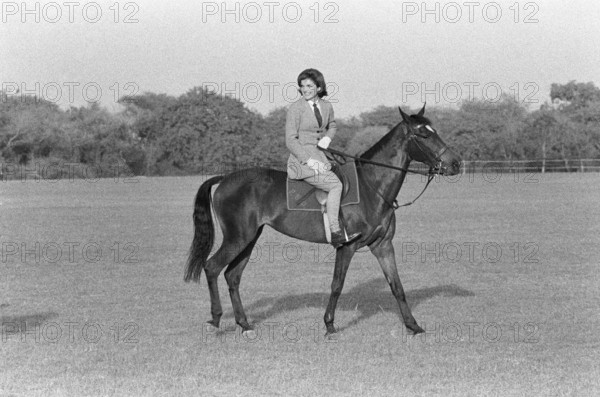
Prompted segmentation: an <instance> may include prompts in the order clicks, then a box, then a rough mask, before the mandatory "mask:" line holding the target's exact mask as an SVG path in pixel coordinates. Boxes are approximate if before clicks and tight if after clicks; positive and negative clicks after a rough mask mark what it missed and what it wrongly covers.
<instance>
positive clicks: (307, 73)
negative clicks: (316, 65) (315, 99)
mask: <svg viewBox="0 0 600 397" xmlns="http://www.w3.org/2000/svg"><path fill="white" fill-rule="evenodd" d="M306 79H311V80H312V81H314V82H315V84H316V85H317V88H320V89H321V91H319V92H318V93H317V95H318V96H319V98H323V97H324V96H327V88H326V84H325V77H323V73H321V72H319V71H318V70H317V69H306V70H303V71H302V73H300V74H299V75H298V87H300V85H301V82H302V80H306ZM298 91H300V90H298ZM300 93H302V92H301V91H300Z"/></svg>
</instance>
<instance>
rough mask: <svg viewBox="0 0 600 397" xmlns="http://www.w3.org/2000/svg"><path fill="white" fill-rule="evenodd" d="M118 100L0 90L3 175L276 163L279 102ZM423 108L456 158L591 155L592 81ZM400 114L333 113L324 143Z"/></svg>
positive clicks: (386, 123) (353, 139)
mask: <svg viewBox="0 0 600 397" xmlns="http://www.w3.org/2000/svg"><path fill="white" fill-rule="evenodd" d="M119 102H120V104H121V105H122V106H121V108H122V110H121V111H119V112H116V113H115V112H109V111H108V110H107V109H105V108H103V107H101V106H99V105H98V104H96V103H92V104H90V105H89V106H84V107H70V108H69V109H61V108H60V107H59V106H57V105H56V104H55V103H52V102H49V101H47V100H44V99H40V98H37V97H33V96H9V95H6V94H5V93H3V92H1V91H0V163H1V164H2V168H1V171H2V174H3V175H4V176H3V178H5V179H6V178H10V177H11V176H13V177H15V176H16V173H15V172H14V170H15V169H18V168H26V169H28V171H27V172H37V171H40V170H44V169H47V168H48V167H49V166H53V168H52V167H51V169H53V170H55V171H56V170H58V169H60V167H62V166H63V165H65V164H69V165H70V166H71V171H72V173H74V174H75V175H71V176H75V177H77V176H81V175H77V173H79V174H81V172H83V171H80V170H81V169H84V170H87V171H86V172H90V169H91V170H92V172H93V173H94V175H97V176H110V175H112V172H114V171H113V170H115V169H119V170H120V172H127V173H129V174H131V175H148V176H151V175H192V174H200V173H219V172H226V171H230V170H232V169H235V168H240V167H248V166H253V165H261V166H269V167H272V168H278V169H284V168H285V162H286V160H287V156H288V151H287V149H286V147H285V142H284V129H285V117H286V107H280V108H277V109H274V110H272V111H271V112H270V113H268V114H267V115H262V114H260V113H258V112H255V111H253V110H250V109H248V108H247V107H246V106H245V105H244V103H243V102H241V101H240V100H238V99H236V98H233V97H230V96H223V95H220V94H216V93H214V92H212V91H209V90H206V89H203V88H201V87H195V88H193V89H191V90H189V91H188V92H186V93H185V94H182V95H180V96H178V97H175V96H169V95H165V94H156V93H151V92H147V93H143V94H140V95H136V96H133V97H123V98H121V99H120V101H119ZM404 110H405V111H406V110H408V109H404ZM414 111H416V109H414ZM426 115H427V116H428V117H429V118H430V119H431V120H432V122H433V125H434V127H436V129H437V130H438V131H439V133H440V134H441V136H442V138H443V139H444V140H445V141H446V142H447V143H448V144H449V145H451V146H452V147H453V148H454V149H455V151H456V152H457V153H459V154H460V155H461V156H462V158H463V159H465V160H488V161H491V160H508V161H514V160H524V159H539V160H545V159H548V160H550V159H560V160H564V161H565V164H566V163H567V161H568V160H569V159H575V158H595V159H600V89H599V88H598V87H596V86H595V85H594V84H593V83H578V82H575V81H571V82H568V83H566V84H552V86H551V92H550V98H549V101H547V102H545V103H544V104H542V105H541V106H538V108H537V109H529V108H528V106H527V105H525V104H523V103H520V102H518V101H516V100H515V99H514V98H512V97H509V96H503V97H502V98H500V99H499V100H498V101H495V102H490V101H484V100H479V99H474V100H470V101H464V102H462V103H461V104H460V105H459V106H458V107H457V108H445V107H428V108H427V112H426ZM399 121H400V115H399V113H398V109H397V107H395V106H383V105H382V106H378V107H376V108H374V109H372V110H368V111H365V112H363V113H361V114H360V115H358V116H354V117H349V118H345V119H338V120H337V123H338V134H337V136H336V138H335V139H334V141H333V143H332V147H334V148H337V149H339V150H343V151H347V152H349V153H351V154H358V153H361V152H362V151H364V150H366V149H367V148H368V147H369V146H371V145H373V144H374V143H375V142H376V141H377V140H378V139H379V138H380V137H381V136H382V135H383V134H384V133H385V132H387V131H388V130H389V129H390V128H391V127H393V126H394V125H396V124H397V123H398V122H399ZM74 165H87V166H89V167H88V168H82V167H75V166H74ZM44 167H46V168H44ZM55 174H56V172H55ZM60 176H64V173H61V175H49V176H48V175H46V177H60ZM87 176H88V177H89V176H90V175H87Z"/></svg>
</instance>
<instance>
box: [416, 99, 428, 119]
mask: <svg viewBox="0 0 600 397" xmlns="http://www.w3.org/2000/svg"><path fill="white" fill-rule="evenodd" d="M425 105H427V102H425V103H424V104H423V107H422V108H421V110H419V113H417V116H423V115H424V114H425Z"/></svg>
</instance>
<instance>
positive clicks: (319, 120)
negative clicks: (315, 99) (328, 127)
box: [313, 103, 323, 127]
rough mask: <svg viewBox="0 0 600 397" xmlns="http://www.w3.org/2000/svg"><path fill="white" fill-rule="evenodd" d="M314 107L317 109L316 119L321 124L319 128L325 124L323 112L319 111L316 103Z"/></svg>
mask: <svg viewBox="0 0 600 397" xmlns="http://www.w3.org/2000/svg"><path fill="white" fill-rule="evenodd" d="M313 107H314V108H315V117H316V118H317V123H319V127H321V124H323V117H321V112H320V111H319V108H318V107H317V104H316V103H313Z"/></svg>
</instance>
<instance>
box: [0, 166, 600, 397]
mask: <svg viewBox="0 0 600 397" xmlns="http://www.w3.org/2000/svg"><path fill="white" fill-rule="evenodd" d="M515 177H518V178H517V179H515ZM455 179H456V178H455ZM203 180H205V178H203V177H186V178H139V179H134V180H133V181H131V180H123V179H120V180H114V179H107V180H101V181H97V182H92V181H86V180H75V181H68V180H63V181H54V182H50V181H38V182H36V181H27V182H25V183H23V182H20V181H13V182H4V183H0V227H1V229H0V243H1V244H2V247H1V248H2V252H1V254H2V255H1V257H0V269H1V271H0V316H1V321H2V336H1V338H2V339H1V342H0V351H1V353H0V374H1V375H0V396H1V397H6V396H53V395H68V396H87V395H90V396H112V395H114V396H127V395H131V396H145V395H149V396H150V395H152V396H154V395H169V396H177V395H182V396H188V395H189V396H198V395H222V396H231V395H282V396H287V395H348V394H354V395H360V394H371V395H444V396H448V395H450V396H469V395H473V396H475V395H502V396H507V395H509V396H510V395H544V396H548V395H552V396H563V395H564V396H568V395H577V396H586V395H589V396H594V395H599V394H600V355H599V351H600V336H599V331H598V330H599V329H600V316H599V307H600V294H599V292H600V288H599V286H600V280H599V277H598V275H599V274H600V272H599V258H600V244H598V243H599V242H600V239H599V238H598V235H599V234H600V206H599V205H598V203H599V202H600V187H599V185H600V175H598V174H584V175H582V174H571V175H566V174H560V175H548V174H546V175H529V176H526V175H523V174H521V175H516V176H515V175H507V174H504V175H496V176H488V177H487V178H484V176H483V175H480V174H476V175H465V176H462V177H461V178H460V179H458V180H453V181H449V180H440V181H437V182H436V183H433V184H432V185H431V186H430V188H429V189H428V191H427V192H426V193H425V195H424V196H423V197H422V198H421V199H420V200H419V201H417V203H415V205H413V206H410V207H408V208H404V209H400V210H399V211H398V213H397V215H398V225H397V230H398V231H397V234H396V239H395V246H396V257H397V260H398V265H399V271H400V277H401V279H402V281H403V283H404V287H405V289H406V291H407V298H408V302H409V305H410V306H411V308H412V310H413V313H414V315H415V317H416V319H417V321H418V322H419V323H420V325H421V326H423V327H424V328H425V329H426V330H427V333H426V334H424V335H423V336H417V337H412V336H409V335H407V333H406V332H405V331H404V327H403V326H402V324H401V322H400V321H401V320H400V318H399V315H398V309H397V307H396V305H395V301H394V299H393V297H392V294H391V292H390V290H389V287H388V286H387V283H386V282H385V280H384V278H383V275H382V272H381V270H380V269H379V266H378V264H377V262H376V260H375V258H374V257H373V256H372V255H371V254H370V253H369V252H368V251H366V250H365V252H361V253H357V254H356V256H355V257H354V260H353V262H352V265H351V267H350V270H349V272H348V277H347V280H346V285H345V288H344V293H343V294H342V296H341V298H340V304H339V306H338V311H337V316H336V323H337V326H338V327H339V328H340V331H341V332H339V333H338V334H336V336H335V338H332V339H325V338H324V337H323V335H324V327H323V323H322V317H323V314H324V310H325V306H326V302H327V299H328V296H329V286H330V283H331V277H332V272H333V263H332V261H333V249H332V248H330V247H328V246H326V245H316V244H311V243H305V242H301V241H297V240H293V239H289V238H287V237H284V236H282V235H279V234H277V233H276V232H274V231H273V230H271V229H265V232H264V233H263V235H262V237H261V239H260V240H259V242H258V244H257V248H256V249H255V252H254V254H253V257H252V259H251V262H250V264H249V265H248V267H247V269H246V271H245V273H244V278H243V279H242V287H241V294H242V299H243V300H244V303H245V307H246V311H247V314H248V317H249V319H250V321H251V322H254V323H255V325H256V327H257V336H256V339H254V340H247V339H245V338H244V337H243V336H242V335H241V334H240V333H239V330H238V329H236V328H235V327H234V321H233V315H232V311H231V304H230V301H229V296H228V293H227V288H226V284H225V282H224V279H222V278H221V284H220V287H221V295H222V300H223V304H224V310H225V315H224V318H223V325H224V327H223V329H222V330H221V331H219V332H213V330H210V329H206V328H205V327H204V322H205V321H206V320H208V319H209V316H210V313H209V311H210V309H209V299H208V290H207V287H206V281H205V278H203V279H202V281H201V283H200V284H185V283H184V282H183V268H184V263H185V258H186V255H187V250H188V248H189V244H190V242H191V237H192V223H191V212H192V202H193V199H194V195H195V192H196V190H197V188H198V186H199V185H200V183H201V182H202V181H203ZM421 187H422V181H421V179H420V177H412V178H409V179H408V181H407V184H406V186H405V187H404V188H403V190H402V191H401V194H400V197H399V201H401V202H402V201H408V200H410V199H412V198H413V197H414V196H415V195H416V194H417V193H418V191H419V189H420V188H421Z"/></svg>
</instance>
